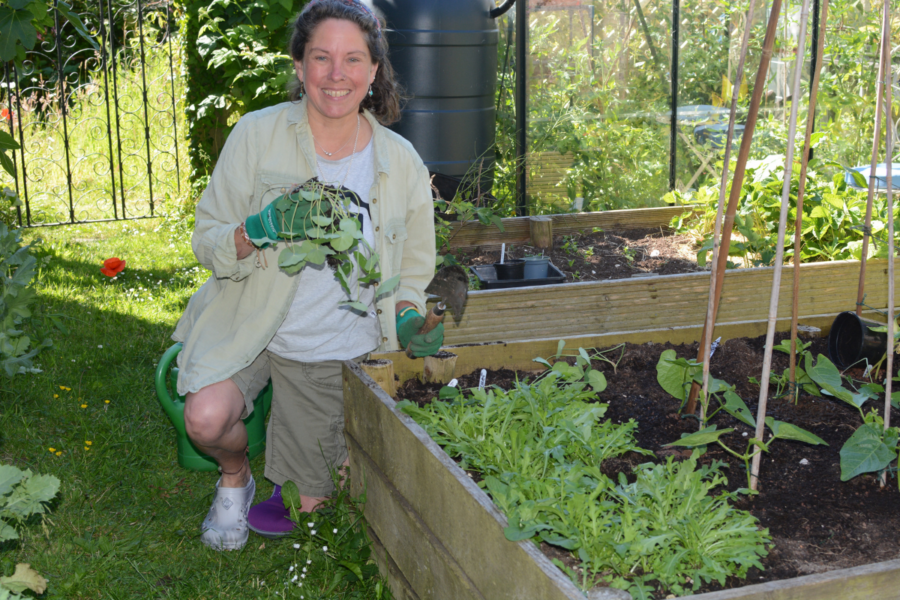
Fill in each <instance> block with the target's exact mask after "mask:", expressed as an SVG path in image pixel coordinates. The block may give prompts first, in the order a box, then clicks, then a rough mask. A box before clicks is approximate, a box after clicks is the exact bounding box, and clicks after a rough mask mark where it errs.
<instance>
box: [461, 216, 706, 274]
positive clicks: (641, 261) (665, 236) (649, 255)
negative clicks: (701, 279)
mask: <svg viewBox="0 0 900 600" xmlns="http://www.w3.org/2000/svg"><path fill="white" fill-rule="evenodd" d="M452 252H453V254H454V255H455V256H456V258H457V260H458V261H459V262H460V263H461V264H464V265H466V266H478V265H490V264H494V263H495V262H499V261H500V246H476V247H474V248H455V249H453V251H452ZM535 254H537V255H539V254H541V252H540V250H536V249H535V248H533V247H531V246H528V245H526V244H515V245H507V247H506V258H507V260H508V259H510V258H522V257H523V256H526V255H527V256H531V255H535ZM544 256H549V257H550V262H552V263H553V264H554V265H555V266H556V267H557V268H558V269H559V270H561V271H562V272H563V273H564V274H565V275H566V282H567V283H571V282H573V281H600V280H603V279H628V278H630V277H636V276H637V277H640V276H646V275H647V274H656V275H674V274H676V273H693V272H695V271H703V270H704V269H703V268H702V267H699V266H697V253H696V250H695V244H694V239H693V238H692V237H691V236H688V235H671V234H669V233H667V232H665V231H664V230H661V229H659V228H657V229H629V230H624V231H599V232H596V233H583V234H572V235H565V236H556V237H555V238H554V241H553V249H552V250H549V251H545V252H544Z"/></svg>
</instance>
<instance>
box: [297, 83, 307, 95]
mask: <svg viewBox="0 0 900 600" xmlns="http://www.w3.org/2000/svg"><path fill="white" fill-rule="evenodd" d="M305 92H306V90H305V89H304V87H303V80H301V81H300V93H299V94H298V99H301V100H302V99H303V94H304V93H305Z"/></svg>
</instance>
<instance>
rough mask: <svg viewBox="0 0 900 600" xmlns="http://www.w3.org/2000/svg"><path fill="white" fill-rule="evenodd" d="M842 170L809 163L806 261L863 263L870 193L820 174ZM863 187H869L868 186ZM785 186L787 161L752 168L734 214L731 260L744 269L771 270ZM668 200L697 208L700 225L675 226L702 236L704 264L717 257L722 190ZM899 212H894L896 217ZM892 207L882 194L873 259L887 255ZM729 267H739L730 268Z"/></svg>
mask: <svg viewBox="0 0 900 600" xmlns="http://www.w3.org/2000/svg"><path fill="white" fill-rule="evenodd" d="M835 166H836V167H838V168H839V169H840V165H836V164H835V163H826V162H821V161H818V160H816V159H813V160H812V161H810V164H809V171H808V172H807V181H806V188H805V193H804V196H803V230H802V242H801V250H800V259H801V262H819V261H831V260H849V259H859V258H860V257H861V256H862V240H863V231H864V226H865V217H866V192H864V191H860V190H856V189H854V188H851V187H849V186H848V185H847V184H846V182H845V181H844V173H843V171H842V170H841V171H840V172H839V173H838V174H837V175H835V176H833V177H832V178H831V179H830V180H827V179H826V178H823V177H822V176H821V175H820V171H818V169H819V168H822V169H824V168H826V167H835ZM799 181H800V166H799V163H795V165H794V168H793V173H792V182H791V193H790V203H791V208H790V211H789V214H788V226H787V232H786V236H785V246H784V256H785V259H786V260H787V259H790V258H791V257H793V255H794V223H795V221H796V215H797V207H796V203H797V191H798V189H799V187H798V186H799ZM863 183H864V182H863ZM783 185H784V156H780V155H772V156H769V157H767V158H766V159H764V160H762V161H759V162H757V163H756V164H755V165H753V166H749V167H748V169H747V178H746V180H745V182H744V185H743V187H742V189H741V195H740V199H739V203H738V211H737V214H736V215H735V223H734V227H735V233H736V234H739V237H737V238H736V239H735V238H733V239H732V242H731V247H730V249H729V256H730V257H735V258H740V259H742V261H743V265H744V266H771V265H772V263H773V261H774V259H775V252H776V247H777V245H778V219H779V213H780V210H781V193H782V186H783ZM667 199H668V200H669V201H678V200H681V201H684V202H686V203H688V204H693V205H695V206H696V207H697V209H698V211H699V213H700V214H699V217H698V219H697V220H696V221H694V220H688V221H684V220H683V219H680V218H679V219H678V220H677V221H676V222H673V226H675V227H676V228H677V229H678V230H679V231H680V232H681V233H687V232H692V233H694V234H696V235H698V236H701V237H702V243H701V247H700V250H699V251H698V252H697V262H698V263H699V264H700V265H705V264H706V262H707V260H708V259H709V258H711V256H712V254H711V253H712V229H713V226H714V223H715V217H716V207H717V204H718V200H719V194H718V190H717V189H716V188H712V187H705V188H701V189H700V190H698V191H697V192H696V193H693V194H691V193H688V194H679V193H673V194H669V195H667ZM897 212H898V209H896V208H895V209H894V214H895V218H896V214H897ZM886 234H887V208H886V205H885V198H884V197H883V196H881V195H877V196H876V197H875V199H874V203H873V209H872V238H871V240H870V244H869V257H870V258H871V257H886V256H887V240H886ZM729 266H732V267H733V266H735V264H734V263H731V264H730V265H729Z"/></svg>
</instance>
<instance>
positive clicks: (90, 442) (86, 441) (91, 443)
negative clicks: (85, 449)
mask: <svg viewBox="0 0 900 600" xmlns="http://www.w3.org/2000/svg"><path fill="white" fill-rule="evenodd" d="M84 445H85V446H93V445H94V442H92V441H91V440H84Z"/></svg>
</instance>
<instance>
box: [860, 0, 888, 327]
mask: <svg viewBox="0 0 900 600" xmlns="http://www.w3.org/2000/svg"><path fill="white" fill-rule="evenodd" d="M885 3H888V0H885ZM890 40H891V34H890V30H888V34H887V36H885V35H884V32H882V34H881V44H880V45H879V52H878V75H876V77H875V79H876V83H875V135H874V136H873V137H874V139H873V141H872V162H871V168H870V170H869V196H868V199H867V201H866V222H865V226H864V229H863V244H862V255H861V256H860V257H859V288H858V290H857V292H856V315H857V316H861V315H862V309H863V300H864V299H865V297H866V293H865V290H866V261H867V259H868V255H869V237H870V236H871V235H872V201H873V198H874V196H875V187H876V184H875V181H876V179H875V169H876V167H877V166H878V145H879V143H880V141H881V139H880V136H881V114H882V111H883V110H884V91H883V89H882V87H881V85H880V84H879V82H880V81H881V79H879V78H880V77H882V76H883V74H884V71H885V66H884V61H885V59H884V54H885V53H884V49H883V47H884V45H887V47H888V52H887V55H888V61H887V64H888V66H887V72H888V73H890V72H891V66H890V65H891V61H890V47H891V46H890V44H891V41H890ZM888 78H889V79H890V77H888ZM888 87H890V86H888ZM887 128H888V129H890V128H891V123H890V118H888V123H887ZM885 162H887V163H890V162H891V157H890V156H888V157H887V160H886V161H885Z"/></svg>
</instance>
